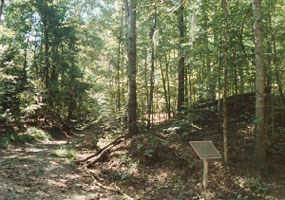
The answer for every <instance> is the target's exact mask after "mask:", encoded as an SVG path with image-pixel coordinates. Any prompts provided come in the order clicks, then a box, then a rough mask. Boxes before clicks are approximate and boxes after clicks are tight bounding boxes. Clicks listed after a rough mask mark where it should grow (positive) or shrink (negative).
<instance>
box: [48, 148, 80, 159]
mask: <svg viewBox="0 0 285 200" xmlns="http://www.w3.org/2000/svg"><path fill="white" fill-rule="evenodd" d="M51 155H53V156H55V157H60V158H68V159H72V158H75V157H76V151H75V150H74V149H72V148H71V147H69V146H65V147H61V148H60V149H56V150H54V151H53V152H52V154H51Z"/></svg>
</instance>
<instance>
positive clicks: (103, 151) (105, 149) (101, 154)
mask: <svg viewBox="0 0 285 200" xmlns="http://www.w3.org/2000/svg"><path fill="white" fill-rule="evenodd" d="M123 138H124V137H123V136H120V137H118V138H116V139H115V140H113V141H112V142H110V143H109V144H108V145H106V146H105V147H103V148H102V149H100V150H99V151H97V152H96V153H94V154H92V155H90V156H88V157H87V158H84V159H82V160H78V161H77V162H79V163H81V162H86V161H88V160H90V159H92V158H94V157H96V158H95V159H93V160H92V161H91V162H90V163H88V164H87V165H85V166H86V167H89V166H91V165H92V164H94V163H96V162H98V161H99V160H100V159H101V158H102V157H104V156H105V155H106V154H108V153H109V152H110V151H111V148H112V147H113V146H115V145H117V144H119V143H121V142H122V141H123Z"/></svg>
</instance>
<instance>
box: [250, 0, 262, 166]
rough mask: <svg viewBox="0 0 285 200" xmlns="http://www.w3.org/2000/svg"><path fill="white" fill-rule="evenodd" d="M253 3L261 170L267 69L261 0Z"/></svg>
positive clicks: (258, 163) (258, 162) (257, 148)
mask: <svg viewBox="0 0 285 200" xmlns="http://www.w3.org/2000/svg"><path fill="white" fill-rule="evenodd" d="M252 4H253V17H254V32H255V63H256V113H255V115H256V130H255V131H256V132H255V164H256V167H257V168H258V169H259V170H260V171H263V169H264V167H265V112H264V109H265V71H264V60H263V44H262V41H263V39H262V18H261V3H260V0H252Z"/></svg>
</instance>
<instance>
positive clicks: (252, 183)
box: [0, 107, 285, 200]
mask: <svg viewBox="0 0 285 200" xmlns="http://www.w3.org/2000/svg"><path fill="white" fill-rule="evenodd" d="M199 109H200V108H196V115H195V116H197V115H198V110H199ZM238 109H239V107H238ZM203 112H205V110H203ZM236 113H237V112H236ZM212 114H213V113H211V112H208V113H207V114H206V118H207V121H203V119H202V117H201V116H200V117H199V119H195V120H193V116H192V118H191V123H190V122H189V121H188V120H189V119H190V118H189V116H188V118H187V117H183V118H180V119H178V118H177V119H175V120H173V121H170V122H165V123H162V124H158V125H156V126H154V127H153V128H152V129H150V130H145V131H142V133H141V134H140V135H138V136H135V137H133V138H131V139H130V138H124V139H122V141H120V142H119V143H118V144H116V145H114V146H112V147H111V148H110V151H109V152H108V153H107V154H106V155H104V156H102V157H101V158H100V159H99V160H98V161H97V162H95V163H94V164H92V165H90V166H88V167H87V164H88V161H85V162H81V163H79V162H78V160H82V159H84V158H86V157H88V156H89V155H91V154H93V153H95V152H98V150H99V149H102V147H104V146H106V145H107V144H108V143H110V142H111V141H113V140H114V139H115V138H117V137H118V136H120V135H125V130H124V128H123V126H122V125H118V122H114V123H113V124H112V123H110V122H105V123H99V124H95V125H93V126H91V127H89V128H88V129H87V130H85V131H81V132H75V133H74V134H70V135H69V136H62V137H54V139H52V140H49V141H44V142H38V143H33V144H25V145H10V146H8V148H7V149H3V150H1V149H0V199H1V200H14V199H20V200H33V199H34V200H41V199H43V200H44V199H47V200H48V199H50V200H64V199H66V200H69V199H70V200H77V199H78V200H91V199H94V200H97V199H98V200H99V199H101V200H103V199H106V200H107V199H111V200H112V199H113V200H119V199H120V200H121V199H129V200H132V199H134V200H138V199H142V200H144V199H153V200H160V199H166V200H172V199H173V200H176V199H178V200H179V199H185V200H186V199H201V200H202V199H205V200H206V199H213V200H216V199H236V200H244V199H248V200H255V199H256V200H259V199H268V200H284V199H285V169H284V166H285V158H284V148H283V146H282V145H284V144H285V143H284V137H280V138H278V141H277V142H276V144H275V146H277V147H280V148H277V150H278V149H279V150H282V151H279V150H278V151H277V150H275V151H270V152H268V155H269V156H268V161H267V163H268V167H267V168H268V169H267V171H266V173H265V174H264V175H263V176H260V174H259V173H258V172H257V171H256V170H254V167H253V143H252V133H251V130H252V126H251V125H250V124H249V123H241V121H240V119H239V121H240V123H237V121H234V120H235V119H237V118H234V117H232V118H231V120H232V121H233V122H234V123H230V124H236V127H239V128H234V126H232V127H231V130H232V131H231V132H230V135H229V163H228V166H227V167H226V166H225V165H224V163H223V161H222V160H212V161H209V180H208V189H207V190H204V189H203V187H202V162H201V161H200V160H199V159H198V157H197V156H196V154H195V152H194V151H193V150H192V148H191V147H190V145H189V141H190V140H211V141H213V143H214V144H215V146H216V147H217V149H218V150H219V151H220V152H222V148H223V143H222V141H223V140H222V135H221V132H220V130H219V128H217V126H216V125H217V124H215V123H212V124H211V123H210V122H214V119H216V116H215V115H212ZM247 117H248V116H247ZM210 119H212V121H211V120H210ZM243 122H244V120H243ZM118 127H120V128H118ZM0 136H1V134H0ZM283 136H284V135H283ZM56 138H57V139H56ZM60 152H61V153H60ZM75 152H76V155H75ZM92 159H93V160H94V158H92ZM92 159H90V161H92ZM89 163H90V162H89Z"/></svg>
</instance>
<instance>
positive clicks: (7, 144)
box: [0, 136, 10, 149]
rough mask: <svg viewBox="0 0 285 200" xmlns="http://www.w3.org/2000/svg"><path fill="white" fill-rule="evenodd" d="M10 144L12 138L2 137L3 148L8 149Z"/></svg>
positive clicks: (0, 144) (0, 142) (1, 145)
mask: <svg viewBox="0 0 285 200" xmlns="http://www.w3.org/2000/svg"><path fill="white" fill-rule="evenodd" d="M9 145H10V139H9V137H7V136H6V137H2V138H1V139H0V147H1V148H2V149H7V148H8V146H9Z"/></svg>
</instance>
